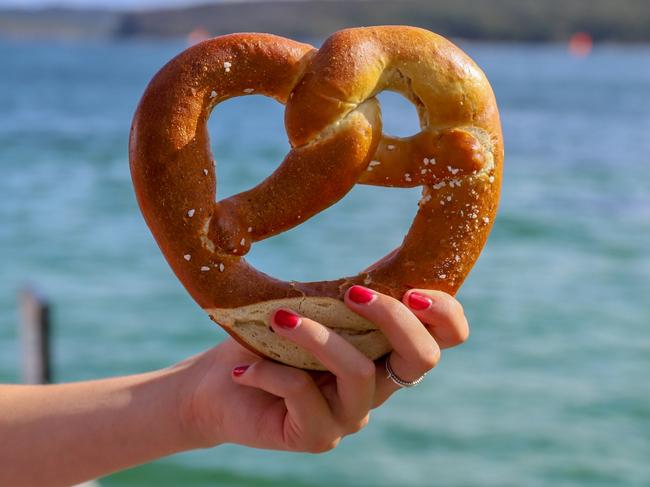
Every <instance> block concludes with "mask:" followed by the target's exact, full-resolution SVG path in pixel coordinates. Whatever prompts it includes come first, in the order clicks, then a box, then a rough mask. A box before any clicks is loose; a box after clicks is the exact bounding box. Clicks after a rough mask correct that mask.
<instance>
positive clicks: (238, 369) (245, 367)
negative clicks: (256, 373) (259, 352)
mask: <svg viewBox="0 0 650 487" xmlns="http://www.w3.org/2000/svg"><path fill="white" fill-rule="evenodd" d="M248 367H250V365H238V366H237V367H235V368H234V369H232V375H234V376H235V377H239V376H240V375H242V374H243V373H244V372H246V371H247V370H248Z"/></svg>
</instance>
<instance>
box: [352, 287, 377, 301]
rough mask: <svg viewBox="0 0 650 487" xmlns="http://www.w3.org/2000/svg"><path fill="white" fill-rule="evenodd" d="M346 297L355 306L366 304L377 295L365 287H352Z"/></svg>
mask: <svg viewBox="0 0 650 487" xmlns="http://www.w3.org/2000/svg"><path fill="white" fill-rule="evenodd" d="M348 296H349V297H350V300H351V301H353V302H355V303H357V304H368V303H369V302H370V301H372V300H373V299H375V297H376V296H377V295H376V294H375V293H374V292H372V291H371V290H370V289H368V288H367V287H363V286H352V287H351V288H350V290H349V291H348Z"/></svg>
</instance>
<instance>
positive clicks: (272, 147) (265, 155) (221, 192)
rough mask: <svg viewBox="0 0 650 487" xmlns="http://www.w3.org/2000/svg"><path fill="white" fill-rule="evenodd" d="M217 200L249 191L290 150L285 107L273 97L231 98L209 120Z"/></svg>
mask: <svg viewBox="0 0 650 487" xmlns="http://www.w3.org/2000/svg"><path fill="white" fill-rule="evenodd" d="M208 133H209V134H210V150H211V151H212V156H213V158H214V160H215V164H216V173H217V200H222V199H225V198H228V197H229V196H232V195H234V194H237V193H240V192H242V191H246V190H248V189H250V188H252V187H253V186H255V185H256V184H258V183H259V182H260V181H262V180H264V179H265V178H266V177H267V176H269V175H270V174H272V173H273V171H275V170H276V169H277V167H278V166H279V165H280V163H281V162H282V160H283V159H284V157H285V156H286V154H287V153H288V152H289V149H290V147H289V141H288V140H287V134H286V132H285V130H284V106H283V105H282V104H281V103H278V102H277V101H275V100H273V99H272V98H269V97H266V96H262V95H249V96H240V97H235V98H230V99H228V100H225V101H223V102H221V103H219V104H218V105H217V106H215V107H214V109H213V110H212V114H211V116H210V119H209V120H208Z"/></svg>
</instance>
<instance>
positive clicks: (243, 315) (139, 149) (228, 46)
mask: <svg viewBox="0 0 650 487" xmlns="http://www.w3.org/2000/svg"><path fill="white" fill-rule="evenodd" d="M382 90H393V91H397V92H399V93H401V94H403V95H404V96H406V97H407V98H408V99H409V100H411V101H412V102H413V103H414V104H415V106H416V108H417V111H418V114H419V117H420V125H421V127H422V130H421V132H419V133H418V134H416V135H414V136H412V137H408V138H397V137H389V136H385V135H382V131H381V115H380V110H379V105H378V102H377V101H376V99H375V98H374V97H375V95H376V94H377V93H379V92H380V91H382ZM247 94H261V95H266V96H270V97H273V98H275V99H276V100H278V101H279V102H281V103H285V104H286V117H285V124H286V129H287V133H288V136H289V141H290V143H291V147H292V150H291V151H290V152H289V154H288V155H287V156H286V158H285V160H284V161H283V162H282V164H281V165H280V167H279V168H278V169H277V170H276V171H275V172H274V173H273V174H272V175H271V176H269V177H268V178H267V179H265V180H264V181H262V182H261V183H260V184H259V185H257V186H256V187H254V188H253V189H250V190H248V191H245V192H243V193H240V194H237V195H235V196H232V197H230V198H226V199H224V200H221V201H218V202H217V201H216V177H215V169H214V161H213V159H212V155H211V153H210V149H209V140H208V132H207V127H206V125H207V120H208V117H209V115H210V112H211V110H212V109H213V108H214V106H215V105H216V104H217V103H219V102H221V101H223V100H226V99H228V98H232V97H235V96H242V95H247ZM250 137H251V138H253V137H255V134H250ZM130 160H131V173H132V177H133V183H134V186H135V190H136V195H137V198H138V202H139V204H140V208H141V209H142V213H143V214H144V217H145V220H146V222H147V224H148V225H149V227H150V228H151V231H152V232H153V234H154V237H155V238H156V241H157V242H158V245H159V246H160V248H161V250H162V252H163V253H164V255H165V257H166V259H167V261H168V262H169V264H170V265H171V267H172V269H173V270H174V272H175V273H176V275H177V276H178V278H179V279H180V280H181V282H182V283H183V284H184V285H185V287H186V288H187V290H188V291H189V293H190V294H191V295H192V297H193V298H194V299H195V300H196V301H197V303H198V304H199V305H200V306H201V307H202V308H203V309H205V310H206V311H207V312H208V313H209V315H210V316H211V317H212V319H214V320H215V321H216V322H217V323H219V324H220V325H221V326H223V327H224V328H225V329H226V330H227V331H228V332H229V333H230V334H231V335H232V336H233V337H235V338H236V339H237V340H238V341H240V342H241V343H242V344H244V345H246V346H247V347H249V348H251V349H252V350H255V351H257V352H258V353H260V354H262V355H264V356H267V357H271V358H273V359H276V360H279V361H281V362H284V363H287V364H290V365H294V366H298V367H303V368H309V369H320V368H322V366H321V364H320V363H319V362H318V361H317V360H316V359H315V358H314V357H312V356H311V355H310V354H309V353H307V352H305V351H303V350H302V349H299V348H298V347H296V346H295V345H293V344H291V343H289V342H287V341H285V340H283V339H282V338H280V337H278V336H277V335H276V334H274V333H272V332H271V330H270V329H269V328H268V325H267V315H268V313H269V312H270V311H271V310H273V309H275V308H277V307H280V306H283V307H289V308H292V309H294V310H296V311H297V312H299V313H301V314H303V315H306V316H309V317H311V318H314V319H316V320H318V321H320V322H322V323H324V324H326V325H328V326H330V327H332V328H333V329H335V330H336V331H337V332H338V333H340V334H341V335H343V336H344V337H345V338H346V339H348V340H349V341H350V342H352V343H353V344H355V345H356V346H357V347H358V348H359V349H360V350H362V351H363V352H364V353H365V354H366V355H368V356H369V357H370V358H372V359H376V358H378V357H380V356H382V355H383V354H385V353H387V352H388V351H389V345H388V343H387V341H386V339H385V338H384V337H383V335H382V334H381V333H380V332H379V331H378V330H377V329H376V327H375V326H374V325H373V324H372V323H370V322H368V321H366V320H364V319H362V318H361V317H359V316H357V315H356V314H354V313H352V312H351V311H349V310H348V308H346V307H345V305H344V304H343V302H342V301H341V298H342V296H343V293H344V292H345V290H346V289H347V288H348V287H350V286H351V285H353V284H363V285H366V286H370V287H372V288H374V289H376V290H378V291H380V292H383V293H387V294H390V295H392V296H395V297H400V296H401V295H402V294H403V293H404V291H406V290H407V289H410V288H413V287H418V288H429V289H440V290H443V291H446V292H448V293H452V294H453V293H455V292H456V291H457V289H458V288H459V287H460V285H461V283H462V282H463V280H464V279H465V277H466V276H467V274H468V273H469V271H470V269H471V267H472V265H473V264H474V262H475V261H476V259H477V257H478V255H479V253H480V251H481V249H482V247H483V245H484V244H485V241H486V239H487V236H488V233H489V231H490V228H491V226H492V221H493V219H494V216H495V213H496V209H497V202H498V198H499V191H500V182H501V164H502V160H503V144H502V136H501V127H500V123H499V114H498V110H497V105H496V102H495V99H494V95H493V93H492V90H491V88H490V85H489V83H488V81H487V79H486V78H485V76H484V74H483V73H482V71H481V70H480V69H479V68H478V67H477V66H476V64H474V62H473V61H472V60H471V59H470V58H469V57H468V56H467V55H465V54H464V53H463V52H462V51H461V50H460V49H458V48H457V47H456V46H454V45H453V44H452V43H450V42H449V41H447V40H445V39H444V38H442V37H440V36H438V35H436V34H433V33H431V32H428V31H426V30H422V29H417V28H413V27H398V26H390V27H370V28H356V29H348V30H343V31H339V32H337V33H335V34H333V35H332V36H331V37H330V38H329V39H327V40H326V41H325V43H324V45H323V46H322V47H321V49H320V50H316V49H314V48H313V47H312V46H309V45H307V44H301V43H297V42H294V41H291V40H288V39H284V38H282V37H277V36H273V35H268V34H233V35H227V36H222V37H217V38H215V39H211V40H208V41H205V42H203V43H201V44H198V45H196V46H194V47H191V48H189V49H187V50H186V51H184V52H183V53H181V54H180V55H178V56H177V57H176V58H174V59H173V60H172V61H170V62H169V63H168V64H167V65H166V66H165V67H163V68H162V69H161V70H160V72H158V74H156V76H155V77H154V78H153V80H152V81H151V83H150V84H149V86H148V87H147V89H146V91H145V93H144V95H143V97H142V100H141V101H140V105H139V106H138V109H137V112H136V114H135V118H134V121H133V127H132V131H131V140H130ZM357 182H360V183H364V184H374V185H384V186H400V187H411V186H420V185H421V186H423V195H422V199H421V200H420V203H419V210H418V212H417V215H416V217H415V220H414V221H413V224H412V226H411V228H410V230H409V232H408V234H407V235H406V237H405V239H404V242H403V243H402V245H401V246H400V247H399V248H397V249H396V250H394V251H393V252H391V253H390V254H389V255H387V256H386V257H384V258H383V259H381V260H380V261H378V262H377V263H375V264H373V265H372V266H371V267H369V268H368V269H366V270H365V271H363V272H361V273H360V274H358V275H356V276H353V277H346V278H342V279H338V280H335V281H323V282H311V283H303V282H294V281H292V282H285V281H280V280H277V279H274V278H272V277H270V276H268V275H266V274H263V273H261V272H259V271H257V270H256V269H254V268H253V267H251V266H250V265H249V264H248V263H247V262H246V260H245V259H244V257H243V256H244V255H245V254H246V253H247V252H248V250H249V249H250V246H251V245H252V243H253V242H256V241H258V240H262V239H265V238H267V237H270V236H272V235H275V234H277V233H280V232H282V231H284V230H287V229H289V228H291V227H293V226H295V225H298V224H300V223H301V222H303V221H305V220H307V219H308V218H310V217H312V216H313V215H315V214H316V213H318V212H320V211H322V210H323V209H325V208H327V207H329V206H330V205H332V204H333V203H335V202H336V201H338V200H339V199H340V198H342V197H343V196H344V195H345V194H346V193H347V192H348V191H349V190H350V189H351V188H352V187H353V186H354V185H355V184H356V183H357Z"/></svg>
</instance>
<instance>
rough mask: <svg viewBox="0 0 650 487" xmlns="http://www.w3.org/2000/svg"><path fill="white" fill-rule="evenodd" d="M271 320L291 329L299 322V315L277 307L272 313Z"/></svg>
mask: <svg viewBox="0 0 650 487" xmlns="http://www.w3.org/2000/svg"><path fill="white" fill-rule="evenodd" d="M273 321H274V322H275V324H276V325H278V326H280V327H282V328H288V329H290V330H293V329H294V328H296V327H297V326H298V325H299V324H300V315H298V314H296V313H294V312H293V311H289V310H286V309H279V310H277V311H276V312H275V314H274V315H273Z"/></svg>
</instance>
